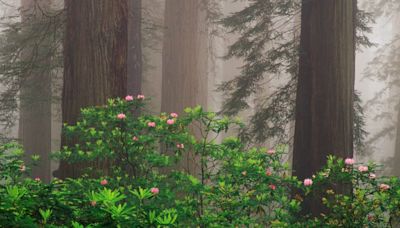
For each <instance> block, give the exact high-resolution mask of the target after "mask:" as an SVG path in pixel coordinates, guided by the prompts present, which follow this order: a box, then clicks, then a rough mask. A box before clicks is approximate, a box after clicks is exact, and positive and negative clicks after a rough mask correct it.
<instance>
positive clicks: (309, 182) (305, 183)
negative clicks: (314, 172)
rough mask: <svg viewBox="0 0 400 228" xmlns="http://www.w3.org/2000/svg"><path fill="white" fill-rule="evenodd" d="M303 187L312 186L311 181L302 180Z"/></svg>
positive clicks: (308, 179)
mask: <svg viewBox="0 0 400 228" xmlns="http://www.w3.org/2000/svg"><path fill="white" fill-rule="evenodd" d="M303 184H304V186H311V185H312V184H313V181H312V180H311V179H310V178H306V179H304V183H303Z"/></svg>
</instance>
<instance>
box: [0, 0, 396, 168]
mask: <svg viewBox="0 0 400 228" xmlns="http://www.w3.org/2000/svg"><path fill="white" fill-rule="evenodd" d="M199 1H200V0H199ZM21 2H22V4H26V2H29V1H28V0H26V1H21ZM24 2H25V3H24ZM165 2H166V0H146V1H143V5H142V7H143V8H142V17H143V19H142V21H143V24H142V30H141V31H142V37H143V44H142V48H143V65H144V66H143V77H142V92H143V94H145V95H146V96H147V97H151V101H150V106H149V107H148V111H149V112H151V113H159V112H161V111H162V93H163V92H162V77H163V69H165V66H163V35H164V34H165V32H166V31H167V30H168V29H171V28H169V27H168V26H166V25H165V23H164V10H165ZM57 3H58V4H57ZM61 3H62V1H61V0H59V1H53V2H52V4H54V5H53V6H52V7H53V8H58V9H60V8H62V4H61ZM20 4H21V3H20V1H17V0H7V1H5V0H3V1H1V2H0V7H1V8H0V9H1V12H2V15H4V17H3V18H2V20H3V22H4V21H6V20H11V19H10V18H8V16H13V15H14V16H16V18H18V20H20V19H21V18H20V17H19V16H18V14H19V12H20V11H18V8H19V7H20V6H21V5H20ZM248 4H249V3H248V2H247V1H234V2H233V1H229V0H224V1H217V2H216V5H214V7H216V6H218V7H219V12H220V14H221V15H222V16H226V15H230V14H231V13H233V12H237V11H239V10H241V9H243V8H244V7H246V6H248ZM359 5H360V6H362V5H363V2H362V1H361V2H360V3H359ZM366 10H368V9H366ZM299 19H300V18H299V17H298V18H297V19H296V20H299ZM13 20H15V17H14V19H13ZM199 23H200V22H199ZM206 23H207V24H206V25H205V26H206V27H207V30H205V31H201V32H199V33H203V32H204V33H206V34H202V36H200V37H202V38H203V39H207V40H205V41H204V40H203V42H205V43H206V44H207V46H208V47H207V51H206V52H202V54H199V56H197V63H199V64H200V62H201V64H202V65H201V66H198V67H200V68H201V69H202V70H203V71H205V72H203V73H204V74H201V75H203V76H201V77H202V78H201V79H200V81H201V82H205V84H206V85H207V86H206V87H207V91H201V94H203V95H202V96H204V97H203V99H205V100H206V102H205V103H206V109H207V110H209V111H216V112H218V111H220V110H221V107H222V104H223V103H224V100H225V97H224V96H223V94H222V93H221V92H220V91H217V86H218V85H220V84H221V83H222V82H225V81H228V80H231V79H233V78H234V77H236V76H237V75H239V74H240V71H241V67H242V66H243V64H244V62H243V60H242V59H238V58H230V59H224V58H223V57H224V56H225V55H226V54H227V51H228V48H229V46H230V45H231V44H233V43H234V42H235V40H237V39H238V37H239V34H231V33H227V31H226V30H225V29H224V28H223V27H222V26H221V25H219V24H214V23H213V21H207V22H206ZM399 23H400V16H393V15H388V16H385V15H384V16H381V17H377V18H376V23H375V24H371V25H370V26H371V27H372V32H371V33H369V34H367V35H368V37H369V38H370V40H371V41H372V42H373V43H374V44H375V45H374V46H372V47H367V48H361V50H359V51H358V52H357V54H356V83H355V89H356V90H357V91H359V92H360V94H361V100H362V104H363V108H364V113H365V123H366V126H365V130H366V131H367V132H368V137H367V139H366V142H367V148H366V150H365V151H356V155H355V156H356V158H357V159H360V160H365V161H369V160H373V161H377V162H380V163H385V164H388V165H389V166H387V167H386V168H385V171H386V172H387V173H391V165H393V164H392V163H390V162H389V163H388V161H390V160H391V159H392V157H393V156H394V154H395V153H396V151H395V142H396V132H397V128H396V126H397V125H396V126H394V124H396V123H397V114H398V113H397V110H396V109H398V108H397V107H396V106H397V103H398V101H397V103H396V102H389V100H393V96H396V95H397V92H396V91H393V89H392V90H387V91H386V92H384V93H383V94H382V95H381V96H380V97H379V102H375V103H371V102H370V101H371V100H372V99H374V97H375V96H376V94H378V93H380V92H381V91H382V90H383V89H385V88H386V87H387V83H388V81H382V80H379V79H377V78H375V79H374V78H371V77H366V71H368V66H371V65H370V64H371V62H373V61H375V62H377V59H376V57H377V56H379V50H380V48H382V47H383V46H384V45H386V44H388V43H390V42H392V40H393V39H394V37H395V36H396V34H398V32H399V31H400V30H399V29H398V28H399V26H398V25H399ZM183 32H184V31H182V33H183ZM3 33H4V31H3ZM198 43H200V41H198ZM202 47H203V46H202ZM196 48H198V47H193V50H195V49H196ZM0 51H1V50H0ZM204 53H206V54H204ZM169 58H174V56H170V57H169ZM199 59H200V60H199ZM204 59H206V61H203V60H204ZM164 60H165V59H164ZM378 60H379V59H378ZM382 61H383V60H382ZM203 62H204V63H203ZM184 64H187V63H186V62H185V63H184ZM163 67H164V68H163ZM399 67H400V66H399ZM60 74H61V75H62V73H59V75H58V80H59V81H58V82H61V81H60V80H61V77H60ZM394 76H395V75H392V76H391V77H394ZM0 77H1V76H0ZM280 80H282V81H279V80H274V81H270V80H268V79H265V80H264V83H263V86H262V87H261V89H258V90H257V93H256V95H252V96H251V97H250V99H249V104H250V107H249V108H247V109H246V110H245V111H242V112H240V113H239V116H240V117H241V119H242V120H243V121H244V122H246V121H247V120H248V118H249V116H251V115H252V114H254V112H255V110H256V108H257V105H258V103H257V101H258V100H259V99H263V98H264V97H266V96H269V94H271V93H272V92H273V91H274V90H276V88H277V87H278V85H280V84H281V83H282V82H284V81H286V80H287V77H286V76H285V75H284V74H281V77H280ZM54 93H58V95H60V91H58V92H54ZM56 95H57V94H56ZM182 96H185V95H182ZM188 96H189V95H188ZM185 99H186V98H185ZM395 100H396V99H395ZM190 105H196V104H194V103H193V104H190ZM203 105H204V104H203ZM177 107H180V106H179V105H178V106H177ZM176 112H182V110H176ZM17 113H18V112H17ZM383 113H386V114H387V116H388V118H384V119H382V118H377V116H379V115H381V114H383ZM51 114H52V121H51V136H52V137H51V139H49V140H51V142H52V143H51V150H52V151H57V150H58V149H59V148H60V144H61V140H60V137H61V136H60V135H61V133H60V132H61V104H60V103H59V102H54V103H53V104H52V113H51ZM14 123H15V125H14V126H13V127H12V128H11V129H7V131H6V129H4V130H3V134H4V135H7V136H8V137H9V138H15V139H18V140H21V139H20V138H19V134H18V129H19V126H18V123H19V122H18V120H17V118H16V119H15V121H14ZM293 127H294V123H293V124H291V125H290V127H289V128H288V129H287V131H288V132H289V133H288V134H289V135H290V136H293ZM390 127H392V128H394V131H391V132H390V134H386V135H383V136H382V137H378V138H376V135H377V134H379V133H380V132H381V131H382V129H385V128H390ZM230 134H234V132H231V133H230ZM262 145H263V146H266V147H273V146H274V145H275V141H274V140H273V139H270V140H267V141H265V142H264V143H262ZM397 153H400V151H397ZM56 168H57V163H56V162H53V163H52V167H51V171H54V170H55V169H56Z"/></svg>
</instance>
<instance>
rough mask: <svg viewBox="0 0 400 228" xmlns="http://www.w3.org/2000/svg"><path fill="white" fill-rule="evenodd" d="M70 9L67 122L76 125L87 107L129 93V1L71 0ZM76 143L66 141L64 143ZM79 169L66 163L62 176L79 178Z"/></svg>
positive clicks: (64, 99) (64, 110)
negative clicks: (82, 110) (81, 112)
mask: <svg viewBox="0 0 400 228" xmlns="http://www.w3.org/2000/svg"><path fill="white" fill-rule="evenodd" d="M65 7H66V15H67V20H66V37H65V44H64V87H63V97H62V119H63V123H67V124H74V123H76V121H77V119H78V116H79V113H80V109H81V108H82V107H87V106H93V105H102V104H105V102H106V100H107V99H108V98H115V97H123V96H125V95H126V92H127V87H126V86H127V55H128V54H127V50H128V0H84V1H82V0H66V2H65ZM71 143H73V142H71V141H67V139H66V138H65V137H62V143H61V144H62V145H70V144H71ZM97 166H98V167H103V168H104V169H107V163H101V164H97ZM79 169H80V167H76V166H71V165H68V164H67V163H65V162H61V164H60V169H59V171H58V173H56V175H57V176H59V177H61V178H65V177H75V176H77V175H79Z"/></svg>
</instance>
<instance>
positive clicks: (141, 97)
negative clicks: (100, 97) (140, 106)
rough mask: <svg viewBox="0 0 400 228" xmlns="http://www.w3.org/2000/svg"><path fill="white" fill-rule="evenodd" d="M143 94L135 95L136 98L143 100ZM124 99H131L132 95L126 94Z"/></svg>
mask: <svg viewBox="0 0 400 228" xmlns="http://www.w3.org/2000/svg"><path fill="white" fill-rule="evenodd" d="M144 98H145V97H144V95H143V94H139V95H137V99H138V100H144ZM125 101H133V96H132V95H127V96H126V97H125Z"/></svg>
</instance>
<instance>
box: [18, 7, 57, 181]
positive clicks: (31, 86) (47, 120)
mask: <svg viewBox="0 0 400 228" xmlns="http://www.w3.org/2000/svg"><path fill="white" fill-rule="evenodd" d="M21 5H22V7H21V14H22V18H21V20H22V23H37V24H39V23H43V22H42V21H41V20H43V19H42V18H43V17H46V12H49V9H50V7H51V5H50V1H48V0H42V1H33V0H23V1H21ZM27 20H31V22H27ZM32 21H35V22H32ZM22 29H23V30H25V29H27V30H30V29H32V27H23V28H22ZM28 32H29V31H28ZM45 38H49V37H45ZM43 41H44V42H40V43H37V44H36V45H34V46H32V47H27V48H26V49H25V50H24V51H23V52H22V53H21V58H22V61H24V62H29V61H30V58H31V57H32V56H36V58H37V60H36V61H37V62H36V63H37V64H40V65H41V66H44V67H43V68H33V69H30V70H29V71H27V72H26V73H27V75H23V76H22V77H21V79H23V80H22V81H21V84H20V118H19V132H18V134H19V138H20V140H21V143H22V145H23V146H24V149H25V151H26V154H27V156H31V155H33V154H37V155H39V156H40V160H39V164H38V167H35V168H33V170H32V176H34V177H40V178H41V179H43V180H45V181H49V180H50V158H49V155H50V151H51V107H52V106H51V105H52V102H51V98H52V93H51V80H52V77H51V73H52V72H51V71H49V69H48V68H47V67H45V66H46V65H47V64H50V63H51V60H50V58H51V57H52V56H51V55H48V52H49V51H48V50H49V49H50V48H51V43H52V41H53V40H51V38H50V39H45V40H43Z"/></svg>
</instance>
